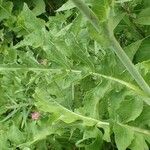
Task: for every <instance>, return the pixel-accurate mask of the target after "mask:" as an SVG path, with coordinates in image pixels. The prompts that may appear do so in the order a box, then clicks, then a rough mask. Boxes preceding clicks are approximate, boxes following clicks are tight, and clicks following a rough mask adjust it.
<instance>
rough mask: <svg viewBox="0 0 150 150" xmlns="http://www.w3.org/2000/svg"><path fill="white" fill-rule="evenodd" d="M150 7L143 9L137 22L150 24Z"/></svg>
mask: <svg viewBox="0 0 150 150" xmlns="http://www.w3.org/2000/svg"><path fill="white" fill-rule="evenodd" d="M149 14H150V7H148V8H145V9H143V10H142V11H141V12H140V13H139V15H138V16H137V19H136V20H135V21H136V23H137V24H142V25H150V15H149Z"/></svg>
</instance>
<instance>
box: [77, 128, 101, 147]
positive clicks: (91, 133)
mask: <svg viewBox="0 0 150 150" xmlns="http://www.w3.org/2000/svg"><path fill="white" fill-rule="evenodd" d="M76 146H77V147H84V148H85V149H86V150H91V149H94V150H100V149H101V148H102V133H101V132H100V130H99V129H97V128H93V129H92V128H91V129H90V128H89V129H88V130H86V131H85V132H84V135H83V139H81V140H79V141H77V143H76Z"/></svg>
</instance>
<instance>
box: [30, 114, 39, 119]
mask: <svg viewBox="0 0 150 150" xmlns="http://www.w3.org/2000/svg"><path fill="white" fill-rule="evenodd" d="M39 117H40V113H39V112H33V113H32V114H31V118H32V120H38V119H39Z"/></svg>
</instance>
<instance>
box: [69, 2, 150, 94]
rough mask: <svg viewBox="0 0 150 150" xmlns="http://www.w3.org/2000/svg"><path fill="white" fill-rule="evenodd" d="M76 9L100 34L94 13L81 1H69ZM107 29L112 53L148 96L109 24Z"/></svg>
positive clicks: (146, 87) (141, 78) (141, 80)
mask: <svg viewBox="0 0 150 150" xmlns="http://www.w3.org/2000/svg"><path fill="white" fill-rule="evenodd" d="M71 1H72V2H73V3H74V4H75V5H76V7H77V8H78V9H79V10H80V11H81V12H82V13H83V14H84V15H85V16H86V17H87V19H88V20H89V21H90V22H91V24H92V25H93V26H94V27H95V29H96V30H97V31H98V32H99V33H100V26H99V19H98V18H97V17H96V15H95V13H94V12H93V11H92V10H91V9H90V8H89V7H88V6H87V5H86V4H85V3H84V2H82V0H71ZM107 25H108V27H107V30H108V37H109V39H110V42H111V45H112V47H113V50H114V52H115V53H116V55H117V56H118V57H119V59H120V61H121V62H122V63H123V65H124V66H125V67H126V69H127V70H128V71H129V73H130V74H131V75H132V77H133V78H134V79H135V81H136V82H137V84H138V85H139V86H140V87H141V89H142V90H143V91H144V92H145V93H146V94H147V95H148V96H150V87H149V85H148V84H147V83H146V82H145V80H144V79H143V77H142V76H141V74H140V73H139V72H138V70H137V69H136V68H135V66H134V64H133V63H132V62H131V60H130V59H129V57H128V56H127V55H126V53H125V52H124V50H123V49H122V47H121V46H120V44H119V43H118V41H117V40H116V39H115V37H114V34H113V31H112V30H111V27H109V22H108V23H107Z"/></svg>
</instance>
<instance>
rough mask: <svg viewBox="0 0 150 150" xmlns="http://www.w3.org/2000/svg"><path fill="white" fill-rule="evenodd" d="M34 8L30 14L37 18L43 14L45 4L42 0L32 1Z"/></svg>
mask: <svg viewBox="0 0 150 150" xmlns="http://www.w3.org/2000/svg"><path fill="white" fill-rule="evenodd" d="M34 3H35V7H34V9H33V10H32V12H33V13H34V14H35V15H36V16H39V15H41V14H42V13H44V12H45V2H44V0H34Z"/></svg>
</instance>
